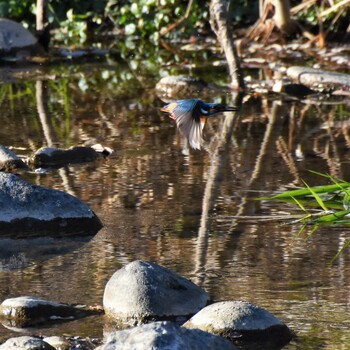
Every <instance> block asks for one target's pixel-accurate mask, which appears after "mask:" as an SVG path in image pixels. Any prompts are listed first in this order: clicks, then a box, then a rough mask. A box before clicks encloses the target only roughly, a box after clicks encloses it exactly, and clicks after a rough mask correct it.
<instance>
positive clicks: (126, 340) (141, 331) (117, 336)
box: [101, 321, 236, 350]
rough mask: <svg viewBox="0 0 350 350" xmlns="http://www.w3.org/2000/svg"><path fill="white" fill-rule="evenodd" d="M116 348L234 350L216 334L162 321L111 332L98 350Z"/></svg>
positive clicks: (233, 347) (230, 344)
mask: <svg viewBox="0 0 350 350" xmlns="http://www.w3.org/2000/svg"><path fill="white" fill-rule="evenodd" d="M116 349H118V350H129V349H135V350H136V349H137V350H149V349H153V350H171V349H174V350H175V349H181V350H234V349H236V348H235V346H234V345H233V344H232V343H231V342H229V341H228V340H226V339H224V338H221V337H219V336H215V335H213V334H210V333H207V332H203V331H201V330H199V329H191V330H190V329H186V328H183V327H179V326H177V325H175V324H174V323H172V322H169V321H163V322H153V323H149V324H146V325H142V326H139V327H135V328H131V329H127V330H123V331H118V332H113V333H110V334H109V335H108V337H107V341H106V343H105V345H104V346H102V349H101V350H116Z"/></svg>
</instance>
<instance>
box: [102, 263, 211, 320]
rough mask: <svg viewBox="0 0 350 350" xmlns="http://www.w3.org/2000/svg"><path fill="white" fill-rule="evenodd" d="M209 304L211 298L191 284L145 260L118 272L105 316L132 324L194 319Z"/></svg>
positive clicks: (108, 288)
mask: <svg viewBox="0 0 350 350" xmlns="http://www.w3.org/2000/svg"><path fill="white" fill-rule="evenodd" d="M208 301H209V295H208V294H207V293H206V292H205V291H204V290H203V289H201V288H200V287H198V286H196V285H195V284H194V283H192V282H191V281H189V280H187V279H185V278H183V277H181V276H179V275H177V274H176V273H174V272H172V271H170V270H168V269H166V268H164V267H161V266H159V265H157V264H155V263H150V262H145V261H141V260H138V261H134V262H132V263H130V264H128V265H126V266H124V267H123V268H122V269H120V270H118V271H117V272H115V273H114V275H113V276H112V277H111V278H110V280H109V281H108V283H107V285H106V287H105V291H104V296H103V306H104V309H105V313H106V314H107V315H108V316H110V317H111V318H112V319H113V320H115V321H119V322H122V323H129V324H130V323H131V324H134V323H136V324H138V323H143V322H147V321H148V320H154V319H156V320H160V319H172V318H176V317H179V316H191V315H193V314H194V313H196V312H198V311H199V310H200V309H201V308H203V307H204V306H205V305H207V304H208Z"/></svg>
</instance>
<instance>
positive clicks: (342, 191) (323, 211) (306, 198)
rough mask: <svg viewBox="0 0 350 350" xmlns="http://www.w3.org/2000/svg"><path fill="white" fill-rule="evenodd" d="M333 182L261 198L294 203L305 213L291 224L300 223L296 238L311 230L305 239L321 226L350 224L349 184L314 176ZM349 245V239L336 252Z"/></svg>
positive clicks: (330, 178)
mask: <svg viewBox="0 0 350 350" xmlns="http://www.w3.org/2000/svg"><path fill="white" fill-rule="evenodd" d="M316 174H318V175H321V176H323V177H326V178H328V179H329V180H330V181H332V182H333V184H331V185H325V186H314V187H310V186H309V185H307V184H306V183H305V182H304V184H305V187H303V188H300V189H296V190H292V191H286V192H282V193H278V194H276V195H274V196H272V197H269V198H264V199H269V200H278V201H284V202H290V203H295V204H296V205H297V207H298V208H300V209H301V210H302V211H303V212H304V213H305V214H304V215H302V216H301V217H300V218H299V219H297V220H294V219H293V220H292V221H291V223H292V224H302V227H301V229H300V230H299V233H298V236H299V235H301V234H302V233H303V232H304V231H305V229H306V228H307V227H311V230H310V231H309V234H308V236H311V235H312V234H313V233H314V232H316V230H317V229H318V227H319V226H320V225H330V224H338V225H347V226H348V225H349V224H350V182H346V181H343V180H339V179H335V178H333V177H332V176H329V175H325V174H320V173H316ZM348 245H350V239H349V240H347V241H346V243H345V244H344V246H343V247H342V248H341V249H340V251H339V252H338V253H337V255H336V257H335V258H334V259H336V258H337V257H338V256H339V254H340V253H341V252H342V251H343V250H344V249H345V248H346V247H347V246H348Z"/></svg>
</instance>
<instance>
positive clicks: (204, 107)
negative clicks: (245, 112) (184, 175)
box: [161, 99, 238, 149]
mask: <svg viewBox="0 0 350 350" xmlns="http://www.w3.org/2000/svg"><path fill="white" fill-rule="evenodd" d="M237 110H238V108H237V107H229V106H225V105H222V104H220V103H205V102H203V101H201V100H198V99H188V100H178V101H175V102H171V103H169V104H167V105H166V106H164V107H163V108H161V111H162V112H166V113H169V116H170V118H172V119H174V120H175V121H176V125H177V127H178V128H179V129H180V130H181V132H182V133H183V134H184V135H185V136H186V138H187V140H188V142H189V144H190V146H191V147H192V148H194V149H201V145H202V144H203V138H202V133H203V128H204V126H205V123H206V121H207V118H208V117H211V116H212V115H214V114H216V113H219V112H227V111H237Z"/></svg>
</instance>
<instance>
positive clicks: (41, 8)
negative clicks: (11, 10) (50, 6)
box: [36, 0, 50, 50]
mask: <svg viewBox="0 0 350 350" xmlns="http://www.w3.org/2000/svg"><path fill="white" fill-rule="evenodd" d="M47 1H48V0H37V1H36V33H37V36H38V41H39V43H40V44H41V45H42V47H43V48H44V49H45V50H48V48H49V43H50V30H49V26H48V20H47Z"/></svg>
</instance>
